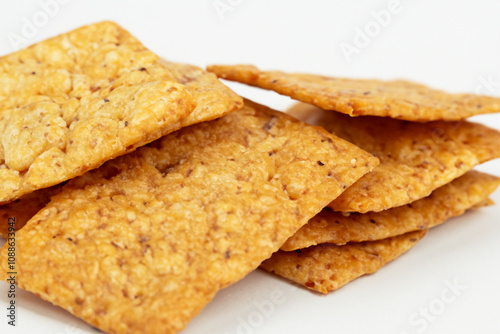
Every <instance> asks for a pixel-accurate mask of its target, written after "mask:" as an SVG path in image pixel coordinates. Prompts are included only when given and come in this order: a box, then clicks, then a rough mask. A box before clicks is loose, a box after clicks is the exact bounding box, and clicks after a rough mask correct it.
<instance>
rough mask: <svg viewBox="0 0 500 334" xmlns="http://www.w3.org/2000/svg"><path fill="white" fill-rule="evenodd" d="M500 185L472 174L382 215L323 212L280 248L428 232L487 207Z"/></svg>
mask: <svg viewBox="0 0 500 334" xmlns="http://www.w3.org/2000/svg"><path fill="white" fill-rule="evenodd" d="M499 184H500V178H498V177H495V176H492V175H488V174H484V173H480V172H476V171H470V172H468V173H466V174H465V175H463V176H461V177H459V178H458V179H456V180H453V181H452V182H451V183H449V184H446V185H444V186H442V187H441V188H439V189H436V190H435V191H434V192H433V193H432V194H431V195H430V196H428V197H425V198H423V199H420V200H418V201H415V202H413V203H410V204H407V205H404V206H400V207H397V208H393V209H389V210H385V211H382V212H368V213H364V214H360V213H351V214H350V215H348V216H345V215H343V214H342V213H340V212H332V211H328V210H323V211H322V212H320V213H319V214H318V215H316V216H315V217H314V218H313V219H311V220H310V221H309V222H308V223H307V224H306V225H304V226H303V227H302V228H301V229H300V230H299V231H297V233H295V234H294V235H293V236H292V237H291V238H290V239H288V240H287V242H286V243H285V244H284V245H283V246H282V247H281V249H282V250H285V251H292V250H296V249H301V248H306V247H309V246H313V245H317V244H322V243H325V242H328V243H333V244H337V245H344V244H346V243H348V242H361V241H373V240H381V239H386V238H389V237H393V236H397V235H401V234H404V233H408V232H411V231H415V230H424V229H428V228H431V227H434V226H436V225H439V224H441V223H443V222H444V221H446V220H447V219H449V218H451V217H455V216H459V215H461V214H463V213H464V212H465V210H468V209H471V208H473V207H474V206H476V205H478V204H481V206H483V205H484V204H487V202H485V201H486V200H487V199H488V196H489V195H490V194H491V193H492V192H493V191H495V189H496V188H497V187H498V185H499Z"/></svg>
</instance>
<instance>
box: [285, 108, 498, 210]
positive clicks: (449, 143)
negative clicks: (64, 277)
mask: <svg viewBox="0 0 500 334" xmlns="http://www.w3.org/2000/svg"><path fill="white" fill-rule="evenodd" d="M288 113H289V114H291V115H293V116H295V117H297V118H299V119H301V120H303V121H305V122H308V123H311V124H315V125H321V126H323V127H324V128H325V129H326V130H328V131H330V132H332V133H334V134H335V135H337V136H339V137H341V138H343V139H345V140H347V141H349V142H351V143H353V144H355V145H357V146H359V147H361V148H362V149H364V150H366V151H368V152H370V153H372V154H373V155H375V156H376V157H378V158H379V159H380V162H381V163H380V165H379V166H378V167H377V168H376V169H375V170H374V171H373V172H371V173H369V174H367V175H365V176H364V177H363V178H361V179H360V180H359V181H358V182H356V183H355V184H354V185H353V186H352V187H350V188H349V189H347V190H346V191H345V192H344V193H343V194H342V195H341V196H339V197H338V198H337V199H336V200H335V201H333V202H332V203H331V204H330V205H329V207H330V208H332V209H333V210H334V211H342V212H360V213H365V212H369V211H383V210H387V209H390V208H394V207H397V206H401V205H405V204H408V203H411V202H413V201H416V200H418V199H420V198H423V197H426V196H428V195H429V194H430V193H431V192H432V191H433V190H435V189H437V188H439V187H441V186H443V185H445V184H446V183H449V182H450V181H452V180H453V179H455V178H457V177H459V176H461V175H463V174H465V173H466V172H467V171H469V170H471V169H472V168H473V167H474V166H476V165H478V164H480V163H483V162H486V161H488V160H491V159H495V158H499V157H500V132H499V131H497V130H494V129H490V128H488V127H486V126H484V125H481V124H477V123H471V122H467V121H458V122H430V123H425V124H423V123H415V122H406V121H399V120H394V119H390V118H382V117H370V116H364V117H356V118H351V117H349V116H347V115H344V114H341V113H337V112H332V111H325V110H322V109H319V108H316V107H314V106H311V105H307V104H299V105H296V106H294V107H292V108H291V109H290V110H289V111H288Z"/></svg>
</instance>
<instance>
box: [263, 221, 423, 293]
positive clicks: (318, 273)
mask: <svg viewBox="0 0 500 334" xmlns="http://www.w3.org/2000/svg"><path fill="white" fill-rule="evenodd" d="M426 233H427V230H422V231H416V232H410V233H407V234H403V235H399V236H396V237H392V238H389V239H384V240H378V241H368V242H362V243H350V244H347V245H344V246H337V245H333V244H321V245H318V246H313V247H309V248H306V249H302V250H300V251H292V252H285V251H282V250H280V251H278V252H277V253H275V254H273V256H272V257H271V258H270V259H268V260H266V261H264V262H263V263H262V265H261V266H260V267H261V268H262V269H264V270H266V271H269V272H271V273H274V274H276V275H278V276H281V277H284V278H287V279H289V280H291V281H293V282H295V283H298V284H301V285H303V286H305V287H306V288H308V289H311V290H315V291H318V292H321V293H328V292H332V291H334V290H337V289H338V288H340V287H342V286H344V285H345V284H347V283H349V282H350V281H352V280H355V279H356V278H358V277H360V276H363V275H366V274H372V273H374V272H376V271H377V270H379V269H380V268H382V267H383V266H384V265H385V264H387V263H388V262H390V261H392V260H394V259H396V258H397V257H399V256H401V255H402V254H403V253H405V252H406V251H408V250H409V249H410V248H412V247H413V246H414V245H415V243H416V242H417V241H419V240H420V239H422V238H423V237H424V235H425V234H426Z"/></svg>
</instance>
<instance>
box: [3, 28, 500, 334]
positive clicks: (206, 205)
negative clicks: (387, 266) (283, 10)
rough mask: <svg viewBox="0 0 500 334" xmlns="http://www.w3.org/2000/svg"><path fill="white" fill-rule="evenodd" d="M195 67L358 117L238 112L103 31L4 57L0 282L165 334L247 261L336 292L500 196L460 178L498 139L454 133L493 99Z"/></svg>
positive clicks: (230, 99)
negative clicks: (429, 232)
mask: <svg viewBox="0 0 500 334" xmlns="http://www.w3.org/2000/svg"><path fill="white" fill-rule="evenodd" d="M210 71H212V72H215V74H217V75H218V76H220V77H224V78H229V79H235V80H238V81H242V82H247V83H249V84H253V85H258V86H262V87H265V88H266V87H267V88H273V89H275V90H276V91H278V92H281V93H285V94H288V95H290V96H292V97H294V98H297V99H299V100H302V101H304V102H311V103H313V104H317V105H318V107H321V108H323V109H334V110H337V111H340V112H344V113H348V114H351V115H364V116H362V117H359V118H351V117H350V116H346V115H342V114H339V113H338V112H335V111H325V110H323V109H319V108H317V107H312V106H310V105H301V106H297V107H295V108H293V110H290V114H292V115H293V116H294V117H292V116H290V115H286V114H284V113H281V112H278V111H275V110H271V109H269V108H267V107H265V106H262V105H259V104H257V103H254V102H252V101H249V100H243V99H242V98H241V97H239V96H238V95H236V94H235V93H234V92H232V91H231V90H230V89H229V88H228V87H226V86H225V85H224V84H222V83H221V82H220V81H219V80H218V79H217V77H216V75H214V74H212V73H209V72H206V71H204V70H202V69H200V68H197V67H195V66H191V65H186V64H177V63H172V62H168V61H164V60H161V59H160V58H159V57H158V56H157V55H155V54H154V53H153V52H151V51H149V50H148V49H146V48H145V47H144V46H143V45H142V44H141V43H140V42H139V41H138V40H137V39H136V38H134V37H133V36H132V35H130V34H129V33H128V32H127V31H125V30H124V29H122V28H121V27H119V26H118V25H116V24H114V23H111V22H102V23H97V24H93V25H89V26H85V27H82V28H79V29H77V30H74V31H72V32H69V33H66V34H63V35H60V36H58V37H55V38H52V39H49V40H46V41H43V42H41V43H38V44H36V45H33V46H31V47H29V48H27V49H25V50H21V51H19V52H16V53H14V54H11V55H7V56H4V57H3V58H0V135H1V145H0V181H1V187H0V204H1V205H0V217H1V219H2V222H1V223H0V233H1V234H2V235H3V236H4V237H5V239H6V243H5V245H4V246H3V248H2V250H1V251H0V266H1V270H0V278H1V279H2V280H8V281H9V282H11V281H12V280H15V282H16V284H17V285H18V286H19V287H20V288H22V289H25V290H28V291H31V292H33V293H35V294H37V295H38V296H40V297H41V298H43V299H44V300H47V301H49V302H51V303H53V304H54V305H57V306H60V307H62V308H64V309H66V310H67V311H69V312H71V313H72V314H74V315H75V316H77V317H79V318H81V319H83V320H85V321H86V322H88V323H89V324H91V325H92V326H94V327H96V328H99V329H100V330H102V331H104V332H107V333H177V332H179V331H181V330H182V329H183V328H184V327H185V326H186V325H187V323H188V322H189V321H190V319H192V318H193V317H194V316H195V315H196V314H198V313H199V312H200V311H201V310H202V309H203V308H204V307H205V306H206V305H207V304H208V303H209V302H210V301H211V300H212V299H213V298H214V296H215V294H216V293H217V292H218V291H219V290H221V289H223V288H225V287H227V286H229V285H231V284H233V283H235V282H237V281H238V280H240V279H242V278H243V277H245V276H246V275H247V274H249V273H250V272H251V271H253V270H254V269H256V268H258V267H259V266H261V267H262V268H264V269H266V270H269V271H273V272H275V273H277V274H278V275H281V276H284V277H287V278H290V279H292V280H294V281H296V282H299V283H301V284H304V285H305V286H307V287H309V288H312V289H315V290H318V291H322V292H327V291H331V290H334V289H336V288H338V287H339V286H341V285H343V284H345V283H347V282H348V281H350V280H352V279H354V278H356V277H358V276H360V275H362V274H365V273H369V272H373V271H375V270H377V269H378V268H380V267H381V266H382V265H383V264H384V263H387V262H388V261H390V260H392V259H394V258H396V257H397V256H399V255H400V254H402V253H403V252H404V251H406V250H407V249H409V248H410V247H411V246H413V244H414V243H415V242H416V241H417V240H419V239H420V238H422V237H423V235H424V234H425V232H426V231H427V229H428V228H430V227H432V226H435V225H437V224H440V223H442V222H443V221H444V220H446V219H447V218H449V217H452V216H456V215H460V214H462V213H463V212H464V211H465V210H467V209H469V208H471V207H474V206H480V205H487V204H489V202H488V200H487V199H488V195H489V194H490V193H491V192H492V191H493V190H494V189H495V188H496V187H497V186H498V183H499V180H498V178H496V177H493V176H490V175H486V174H481V173H478V172H474V171H470V170H471V169H472V168H473V167H474V166H475V165H477V164H479V163H482V162H484V161H487V160H490V159H493V158H496V157H498V156H499V155H500V140H499V139H500V133H498V132H497V131H495V130H492V129H488V128H486V127H484V126H482V125H479V124H473V123H468V122H466V121H461V119H462V118H464V117H467V116H470V115H474V114H478V113H482V112H494V111H499V110H500V104H499V103H498V99H493V98H488V97H470V96H451V95H446V94H443V93H441V95H440V94H438V93H435V95H433V94H431V93H430V92H429V91H426V88H424V87H422V86H417V85H412V84H409V83H402V82H399V83H392V84H385V83H380V82H364V83H363V84H364V85H365V86H363V85H361V86H360V87H362V93H360V90H359V89H355V88H352V87H351V88H349V85H352V86H355V85H356V82H354V81H353V82H349V81H345V82H344V81H342V80H340V81H338V80H334V79H329V78H317V77H314V76H304V75H303V76H296V75H286V74H283V73H277V72H272V73H267V74H266V73H263V72H260V71H258V70H257V69H256V68H254V67H238V66H236V67H226V66H215V67H212V68H210ZM358 83H359V82H358ZM269 85H270V86H269ZM344 86H345V87H348V88H346V89H347V90H344V88H342V87H344ZM281 89H283V90H281ZM409 92H412V93H413V94H412V95H411V98H408V99H407V100H406V99H403V98H401V96H407V95H405V94H408V93H409ZM474 98H475V99H476V100H474V101H472V100H473V99H474ZM381 101H383V103H382V102H381ZM474 103H476V104H474ZM424 106H426V107H424ZM429 106H435V107H434V109H432V108H431V107H429ZM436 106H438V107H436ZM366 115H374V116H389V117H393V118H400V119H403V120H409V121H421V122H424V121H435V120H437V119H440V120H443V121H435V122H431V123H415V122H407V121H402V120H394V119H390V118H386V117H373V116H366ZM297 118H298V119H297ZM452 120H453V122H451V121H452ZM307 123H310V124H307ZM280 249H281V250H280Z"/></svg>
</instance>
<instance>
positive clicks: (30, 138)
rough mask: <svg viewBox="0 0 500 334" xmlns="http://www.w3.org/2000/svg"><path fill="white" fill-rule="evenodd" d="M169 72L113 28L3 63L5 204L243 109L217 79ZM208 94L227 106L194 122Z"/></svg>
mask: <svg viewBox="0 0 500 334" xmlns="http://www.w3.org/2000/svg"><path fill="white" fill-rule="evenodd" d="M166 64H168V66H167V65H165V64H161V62H160V59H159V57H158V56H156V55H155V54H154V53H152V52H151V51H149V50H148V49H146V48H145V47H144V46H143V45H142V44H141V43H140V42H139V41H138V40H137V39H136V38H134V37H133V36H132V35H130V34H129V33H128V32H127V31H125V30H124V29H122V28H121V27H120V26H118V25H117V24H115V23H112V22H101V23H96V24H92V25H89V26H85V27H82V28H79V29H76V30H74V31H71V32H69V33H66V34H63V35H60V36H57V37H54V38H51V39H48V40H45V41H43V42H40V43H38V44H35V45H33V46H31V47H28V48H26V49H24V50H21V51H18V52H15V53H13V54H10V55H7V56H4V57H2V58H0V141H1V145H0V203H2V202H8V201H11V200H13V199H16V198H19V197H20V196H22V195H23V194H26V193H30V192H32V191H34V190H36V189H40V188H45V187H49V186H52V185H55V184H57V183H60V182H62V181H65V180H68V179H70V178H73V177H75V176H78V175H81V174H83V173H84V172H85V171H87V170H90V169H93V168H96V167H99V166H100V165H102V164H103V163H104V162H106V161H107V160H110V159H112V158H114V157H117V156H119V155H122V154H125V153H128V152H131V151H133V150H134V149H135V148H137V147H139V146H142V145H144V144H146V143H149V142H151V141H153V140H155V139H158V138H160V137H161V136H163V135H165V134H168V133H170V132H172V131H175V130H177V129H179V128H180V127H181V126H183V125H184V124H189V123H192V122H193V121H196V122H197V121H201V120H204V119H212V118H214V117H218V116H221V115H223V114H224V113H226V112H229V111H232V110H235V109H237V108H241V106H242V101H241V99H240V98H239V97H237V96H236V94H234V93H232V92H230V90H229V89H228V88H227V87H225V86H224V85H223V84H222V83H220V82H219V81H218V80H216V78H215V76H213V75H209V74H207V73H206V72H204V71H202V70H200V69H198V70H197V73H196V75H194V76H189V77H188V78H189V79H190V80H191V81H190V82H183V77H179V76H178V75H177V74H178V73H179V72H185V73H186V72H188V71H187V69H186V67H185V65H176V64H172V63H166ZM174 70H175V71H174ZM190 72H191V73H194V72H196V71H193V70H190ZM209 78H211V79H209ZM196 86H198V87H196ZM203 89H206V90H211V91H212V92H213V93H214V94H217V95H218V97H219V99H220V100H221V101H225V103H220V104H216V105H214V106H212V107H207V110H206V113H204V114H198V115H196V116H194V115H193V116H191V117H190V118H188V119H186V117H187V116H189V115H190V114H191V113H192V112H193V111H194V110H195V108H196V107H197V102H203V101H199V99H198V101H197V96H198V98H199V96H200V95H201V94H200V93H202V92H201V91H202V90H203ZM193 93H194V96H193ZM210 108H212V110H209V109H210ZM211 112H213V113H211Z"/></svg>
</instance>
